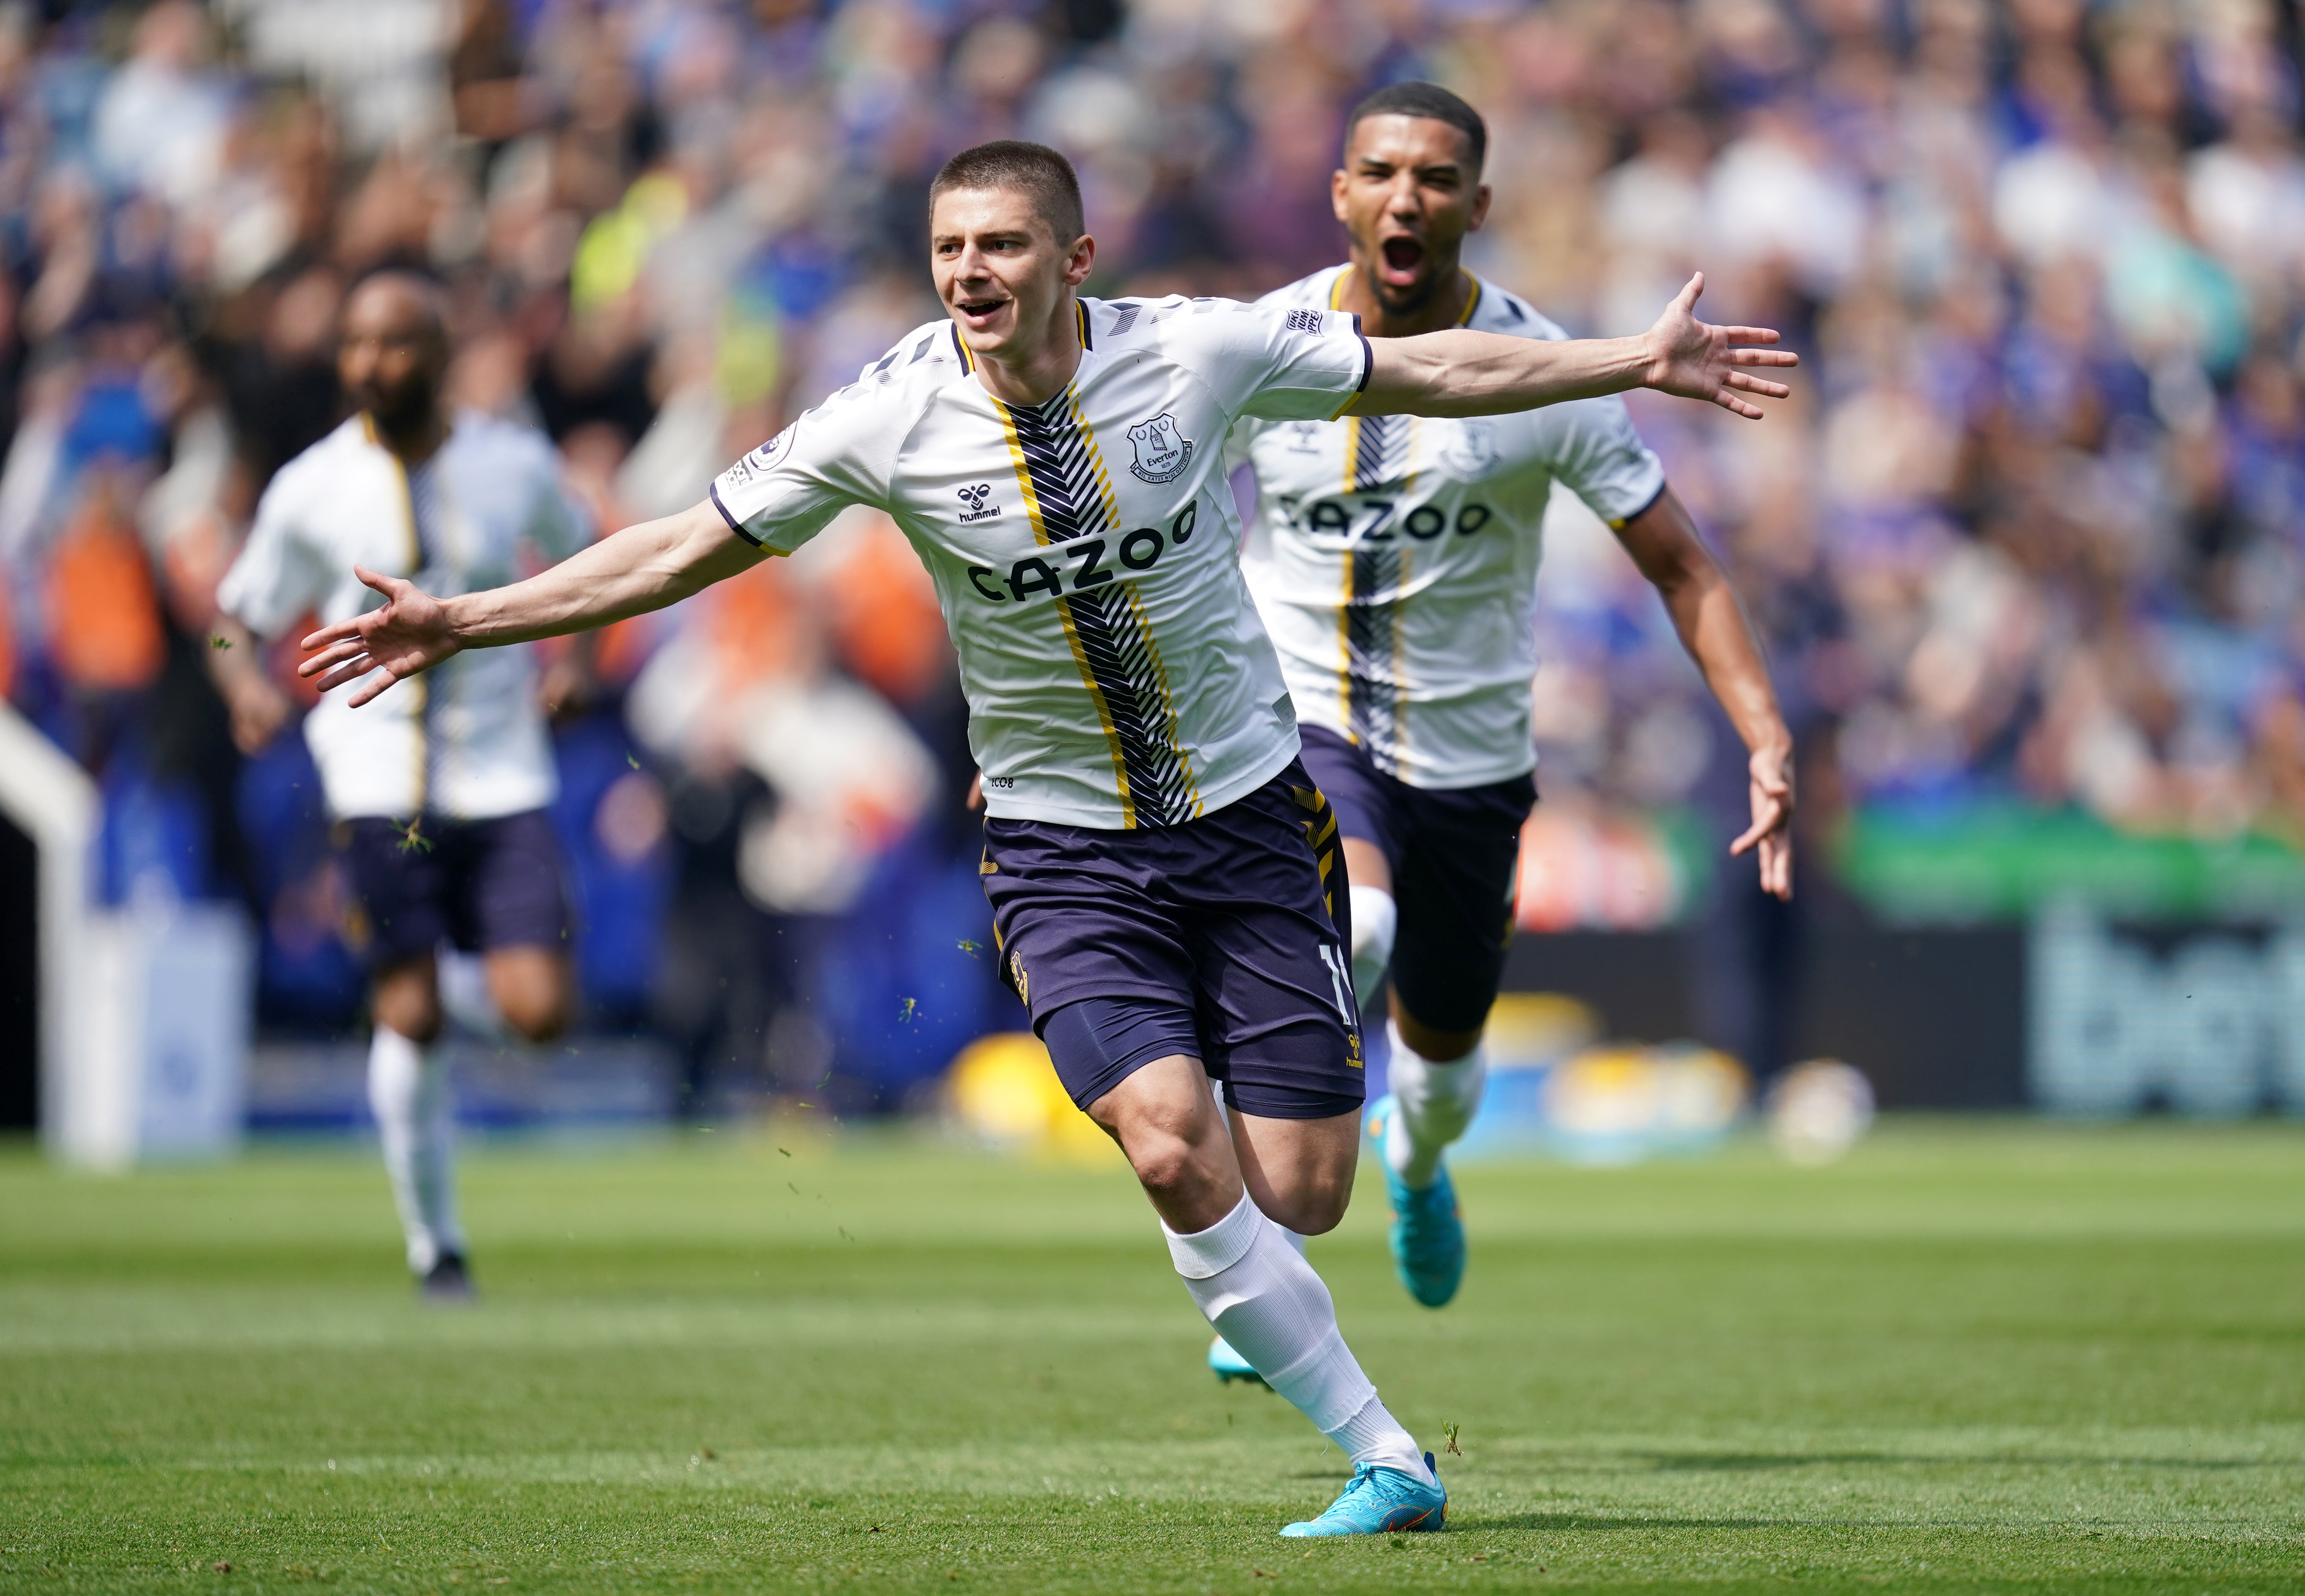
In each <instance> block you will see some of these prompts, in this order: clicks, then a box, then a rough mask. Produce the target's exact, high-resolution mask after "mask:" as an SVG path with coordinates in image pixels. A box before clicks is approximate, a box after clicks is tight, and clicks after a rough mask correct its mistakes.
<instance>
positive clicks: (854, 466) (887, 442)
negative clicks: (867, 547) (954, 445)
mask: <svg viewBox="0 0 2305 1596" xmlns="http://www.w3.org/2000/svg"><path fill="white" fill-rule="evenodd" d="M876 397H877V398H878V399H879V402H878V403H876V402H875V400H876ZM891 408H892V407H891V406H890V405H889V403H887V400H886V398H885V396H884V395H880V394H879V392H878V391H877V390H873V389H870V388H867V387H866V386H863V385H862V384H859V385H855V386H850V387H846V388H843V389H841V390H840V392H838V393H837V394H835V395H832V396H831V397H830V398H829V399H827V400H826V401H825V402H824V403H821V404H820V405H818V406H817V407H816V408H815V409H814V410H812V411H810V412H807V413H806V414H805V415H804V416H802V417H801V418H800V420H796V421H795V422H794V423H793V424H792V425H791V426H789V427H787V428H786V429H784V430H783V431H782V432H779V433H778V434H777V435H776V436H775V437H772V438H770V439H769V441H768V442H766V443H764V444H762V445H761V446H760V447H759V448H757V449H754V450H753V452H752V453H751V454H747V455H745V456H744V458H743V459H742V460H739V461H738V462H736V464H734V465H732V466H730V467H729V468H728V469H727V471H722V472H721V473H720V474H719V476H718V477H716V478H714V479H713V481H712V490H711V492H712V504H713V506H714V508H716V509H718V510H719V512H720V516H721V519H722V520H724V521H726V522H727V523H728V527H729V530H730V531H734V532H735V533H736V535H737V536H738V537H740V538H742V539H744V540H745V541H746V542H748V543H753V544H757V545H759V546H760V547H761V548H766V549H768V550H770V552H771V553H775V554H790V553H791V552H792V551H793V550H794V549H795V548H799V547H800V546H801V545H802V544H804V543H805V542H807V541H808V540H809V539H811V538H813V537H815V536H816V534H817V533H818V532H820V531H822V530H823V529H824V526H825V523H826V522H829V521H830V520H831V519H832V518H833V517H834V516H836V515H838V514H840V512H841V511H843V510H845V509H846V508H847V507H848V506H849V505H880V504H881V503H882V501H883V500H885V499H886V498H887V497H888V488H887V482H888V460H889V456H890V455H891V454H893V453H894V450H895V448H896V446H897V441H898V440H897V436H896V435H897V433H899V432H901V431H902V430H903V429H901V428H900V427H898V426H897V425H896V424H895V423H896V421H897V417H896V416H894V415H893V414H892V413H891Z"/></svg>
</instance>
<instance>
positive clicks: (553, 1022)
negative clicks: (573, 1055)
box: [499, 993, 573, 1042]
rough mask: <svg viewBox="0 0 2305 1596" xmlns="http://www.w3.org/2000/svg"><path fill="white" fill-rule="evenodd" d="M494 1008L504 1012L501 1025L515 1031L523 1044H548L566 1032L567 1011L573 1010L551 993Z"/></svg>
mask: <svg viewBox="0 0 2305 1596" xmlns="http://www.w3.org/2000/svg"><path fill="white" fill-rule="evenodd" d="M499 1007H501V1008H502V1009H503V1010H504V1017H505V1023H506V1024H507V1025H509V1026H511V1027H512V1028H513V1029H514V1030H515V1031H518V1032H519V1033H520V1035H521V1037H522V1038H523V1040H527V1041H532V1042H549V1041H550V1040H552V1039H553V1038H555V1037H557V1036H558V1035H559V1034H560V1033H561V1032H562V1031H566V1030H567V1029H568V1022H569V1020H570V1018H571V1015H570V1014H569V1010H570V1008H571V1007H573V1005H572V1004H570V1003H569V1001H568V999H567V997H566V996H565V995H563V994H559V993H553V994H548V995H546V996H544V997H526V998H521V999H516V1000H515V1001H514V1002H512V1003H509V1004H501V1005H499Z"/></svg>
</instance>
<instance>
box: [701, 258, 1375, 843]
mask: <svg viewBox="0 0 2305 1596" xmlns="http://www.w3.org/2000/svg"><path fill="white" fill-rule="evenodd" d="M1080 337H1081V343H1082V353H1081V361H1080V369H1079V370H1078V372H1077V373H1076V375H1075V376H1074V378H1073V380H1072V383H1071V384H1070V386H1067V388H1066V389H1065V390H1064V391H1063V392H1062V393H1060V394H1058V395H1055V396H1054V397H1052V398H1050V400H1049V401H1047V402H1046V403H1042V404H1039V405H1034V406H1030V407H1022V406H1011V405H1008V404H1004V403H1001V402H1000V401H999V400H997V399H995V398H993V397H992V396H991V395H990V394H988V393H987V392H986V391H985V389H984V386H983V385H982V383H981V382H980V381H978V380H977V378H976V375H975V367H974V357H973V356H972V355H971V354H970V353H969V352H968V350H967V348H966V347H965V345H964V344H962V343H961V341H960V339H959V337H958V335H957V332H956V331H955V329H954V327H953V326H952V324H951V323H950V322H937V323H933V324H931V325H930V326H928V327H921V328H918V329H917V330H915V331H914V332H912V333H910V334H907V335H906V337H905V339H904V341H903V342H902V343H900V344H897V347H896V348H894V349H892V350H890V351H889V353H888V355H887V356H886V357H885V358H883V359H882V360H881V361H880V362H879V363H878V364H876V365H874V366H872V367H870V368H868V369H866V370H865V372H864V374H863V377H861V378H859V379H858V380H857V381H856V382H855V384H853V385H852V386H848V387H846V388H843V389H842V390H841V391H840V392H838V393H837V394H835V395H832V396H831V397H830V398H829V399H827V400H826V401H825V402H824V403H822V404H821V405H819V406H818V407H817V408H816V409H814V410H812V411H810V412H808V413H807V414H806V415H804V416H803V417H801V418H800V420H797V421H795V422H794V423H793V424H792V425H791V426H790V427H787V429H785V430H784V431H782V432H780V433H778V435H777V436H776V437H773V438H770V440H769V441H768V442H767V443H765V444H763V445H762V446H761V447H760V448H758V449H756V450H754V451H753V453H752V454H748V455H746V456H745V457H744V459H742V460H740V461H738V462H737V463H736V464H735V465H733V466H731V467H729V468H728V470H727V471H726V472H724V473H723V474H722V475H721V477H720V478H719V480H718V481H717V482H715V483H714V484H713V489H712V497H713V500H714V502H715V503H716V504H718V505H719V506H720V512H721V514H723V515H725V516H726V517H727V520H728V522H729V524H730V525H731V526H732V527H734V528H736V531H738V533H739V534H741V535H742V536H744V537H746V538H749V539H753V540H754V541H755V542H758V543H761V544H763V545H765V546H766V547H768V548H771V549H774V550H776V551H778V552H779V553H787V552H789V551H791V550H792V549H793V548H797V547H798V546H799V545H800V544H801V543H803V542H804V541H805V540H806V539H808V538H810V537H811V536H812V535H813V534H814V533H815V532H816V531H817V530H818V529H819V528H821V527H822V526H823V525H824V523H825V522H828V521H829V520H830V519H831V518H832V516H833V515H834V514H837V513H838V511H839V510H840V509H841V508H842V507H843V506H844V505H852V504H863V505H876V506H878V507H880V509H883V510H885V511H887V512H888V513H889V515H891V516H892V517H894V518H895V520H896V522H897V525H898V526H899V527H901V528H903V529H904V531H905V534H906V537H908V538H909V539H911V540H912V543H913V547H914V548H915V549H917V550H919V552H920V556H921V559H922V561H923V564H924V565H926V566H927V567H928V572H929V575H930V577H931V579H932V580H933V581H934V582H935V583H936V590H937V598H938V601H939V602H940V604H941V605H942V607H943V609H944V616H945V624H947V626H948V627H949V628H950V630H951V632H952V639H953V646H954V648H955V649H956V650H957V653H958V655H959V660H960V676H961V684H962V687H963V688H964V690H965V692H966V693H967V696H968V710H969V715H968V737H969V746H970V748H971V749H972V750H973V751H974V753H975V755H976V762H977V766H978V768H980V769H981V770H982V772H983V775H984V798H985V807H986V808H987V809H988V810H989V811H991V813H992V814H994V815H996V816H999V817H1002V818H1006V819H1032V820H1049V821H1055V822H1059V823H1060V824H1065V825H1072V826H1085V827H1094V828H1101V829H1106V830H1113V829H1122V828H1135V827H1140V826H1170V825H1175V824H1177V823H1178V822H1179V821H1182V820H1187V819H1193V818H1194V817H1195V816H1197V815H1201V814H1204V813H1206V812H1208V811H1212V810H1215V809H1219V808H1221V807H1222V806H1223V805H1225V804H1227V803H1229V802H1232V801H1233V800H1235V799H1236V798H1238V797H1241V796H1242V795H1244V794H1247V793H1249V792H1252V791H1254V790H1255V788H1257V787H1258V786H1260V785H1263V783H1265V782H1267V781H1269V780H1271V779H1272V777H1274V776H1276V775H1278V774H1279V773H1280V771H1281V770H1282V769H1283V768H1286V766H1287V765H1288V763H1289V760H1290V759H1291V758H1293V757H1294V756H1295V754H1296V752H1297V726H1296V717H1295V714H1294V712H1293V710H1292V709H1291V708H1290V706H1289V693H1288V689H1287V687H1286V686H1285V685H1284V684H1283V683H1282V681H1281V677H1280V662H1279V661H1278V660H1277V659H1275V658H1274V657H1273V652H1272V643H1271V642H1270V641H1268V640H1267V639H1266V637H1265V634H1264V627H1263V624H1262V623H1261V622H1260V621H1259V620H1258V619H1257V615H1256V610H1255V605H1254V604H1253V603H1252V602H1251V600H1250V599H1249V596H1248V589H1247V586H1246V583H1244V582H1242V580H1241V574H1240V563H1239V557H1238V540H1239V531H1240V519H1239V515H1238V512H1237V511H1236V510H1235V508H1234V505H1233V498H1232V490H1231V488H1230V487H1229V484H1228V483H1227V481H1226V478H1225V469H1224V440H1225V434H1226V432H1227V430H1228V429H1229V428H1230V427H1231V426H1232V424H1233V422H1234V421H1235V420H1238V418H1239V417H1241V416H1243V415H1248V414H1255V415H1260V416H1275V417H1293V416H1313V417H1321V418H1327V417H1331V416H1334V415H1335V414H1336V413H1337V412H1340V411H1341V410H1342V409H1343V408H1344V407H1345V406H1346V405H1347V404H1348V403H1351V402H1352V399H1353V396H1354V395H1355V394H1357V392H1358V391H1359V390H1360V388H1361V387H1362V386H1365V384H1366V383H1367V381H1368V362H1369V350H1368V344H1367V341H1366V340H1365V339H1364V338H1362V337H1361V336H1360V334H1359V326H1358V321H1357V318H1354V317H1352V316H1349V315H1346V314H1343V313H1340V312H1336V311H1330V310H1322V309H1318V308H1314V309H1259V308H1256V307H1254V306H1249V305H1244V304H1238V303H1235V302H1233V301H1229V300H1187V299H1176V298H1171V299H1163V300H1116V301H1098V300H1084V301H1081V305H1080Z"/></svg>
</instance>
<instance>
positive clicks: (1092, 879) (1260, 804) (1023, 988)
mask: <svg viewBox="0 0 2305 1596" xmlns="http://www.w3.org/2000/svg"><path fill="white" fill-rule="evenodd" d="M982 871H983V883H984V896H986V897H987V898H989V899H991V903H992V926H993V933H994V935H995V937H996V938H998V941H999V950H1000V959H1001V966H1000V967H1001V973H1002V974H1003V976H1004V977H1006V979H1007V980H1008V984H1009V985H1010V986H1011V987H1013V988H1014V989H1016V995H1017V996H1018V997H1022V998H1024V999H1025V1006H1027V1007H1028V1008H1030V1009H1031V1011H1032V1015H1033V1030H1034V1031H1037V1032H1038V1033H1039V1034H1040V1035H1041V1037H1042V1040H1044V1041H1046V1042H1047V1043H1048V1045H1049V1055H1050V1057H1051V1058H1052V1059H1053V1060H1054V1061H1055V1063H1056V1066H1057V1074H1058V1077H1059V1079H1061V1080H1062V1081H1063V1082H1064V1083H1065V1090H1066V1091H1067V1092H1069V1093H1070V1094H1071V1096H1072V1099H1073V1101H1074V1102H1075V1103H1076V1104H1078V1105H1079V1106H1080V1107H1082V1108H1087V1107H1088V1106H1089V1105H1090V1104H1092V1103H1093V1102H1095V1101H1096V1100H1097V1099H1099V1098H1101V1097H1102V1096H1103V1095H1104V1094H1105V1093H1106V1092H1108V1091H1111V1090H1112V1088H1113V1087H1114V1086H1115V1085H1117V1084H1118V1082H1120V1081H1121V1080H1123V1079H1125V1078H1126V1077H1127V1075H1128V1074H1130V1073H1131V1072H1133V1071H1135V1070H1136V1069H1140V1068H1142V1067H1143V1066H1144V1065H1147V1064H1150V1063H1152V1061H1153V1060H1154V1059H1156V1058H1161V1057H1170V1056H1171V1055H1178V1054H1181V1055H1183V1056H1185V1057H1193V1058H1198V1059H1199V1060H1200V1062H1201V1067H1202V1068H1203V1069H1204V1070H1206V1071H1207V1072H1208V1074H1209V1075H1210V1077H1211V1078H1212V1079H1213V1080H1215V1081H1218V1082H1222V1084H1223V1088H1224V1099H1225V1101H1226V1102H1227V1103H1229V1105H1231V1106H1232V1107H1233V1108H1238V1109H1239V1110H1240V1111H1241V1112H1242V1113H1244V1114H1253V1115H1258V1116H1263V1117H1266V1118H1272V1119H1326V1118H1329V1117H1331V1116H1334V1115H1339V1114H1350V1113H1354V1112H1356V1111H1357V1110H1358V1109H1359V1108H1360V1106H1361V1102H1362V1099H1363V1098H1364V1096H1365V1092H1364V1090H1363V1082H1364V1078H1365V1077H1364V1074H1363V1071H1362V1067H1361V1039H1360V1022H1359V1016H1358V1015H1357V1014H1355V1012H1354V1009H1353V982H1352V966H1351V962H1350V955H1349V954H1348V949H1349V947H1351V945H1352V931H1351V927H1350V925H1349V924H1348V921H1347V915H1348V908H1347V899H1346V896H1345V863H1344V856H1343V854H1342V853H1341V852H1340V850H1339V848H1338V846H1337V823H1336V817H1335V816H1334V815H1333V814H1331V812H1330V810H1329V806H1328V804H1327V802H1324V801H1323V798H1322V796H1321V794H1320V792H1319V790H1318V789H1317V788H1315V787H1314V785H1313V782H1312V780H1311V778H1310V777H1307V776H1306V774H1305V768H1304V767H1303V766H1302V765H1301V764H1299V763H1297V761H1295V760H1291V761H1290V762H1289V768H1287V769H1285V770H1283V771H1282V772H1281V773H1280V775H1279V776H1277V777H1273V779H1272V781H1270V782H1268V783H1266V784H1265V785H1263V786H1262V787H1260V788H1258V789H1257V790H1256V791H1255V792H1254V793H1251V794H1248V795H1247V796H1246V797H1245V798H1241V799H1238V800H1237V801H1236V802H1232V803H1229V804H1227V805H1226V806H1225V807H1224V808H1222V809H1221V810H1218V811H1215V812H1214V813H1212V814H1206V815H1203V816H1202V817H1201V818H1200V819H1195V820H1187V821H1185V822H1184V823H1182V824H1181V825H1177V826H1167V827H1152V828H1143V829H1139V830H1135V831H1106V830H1098V829H1093V828H1087V827H1080V826H1059V825H1054V824H1050V823H1049V822H1046V821H1042V820H1007V819H988V820H986V821H985V822H984V862H983V864H982ZM1068 1010H1069V1011H1071V1012H1067V1011H1068Z"/></svg>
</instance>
